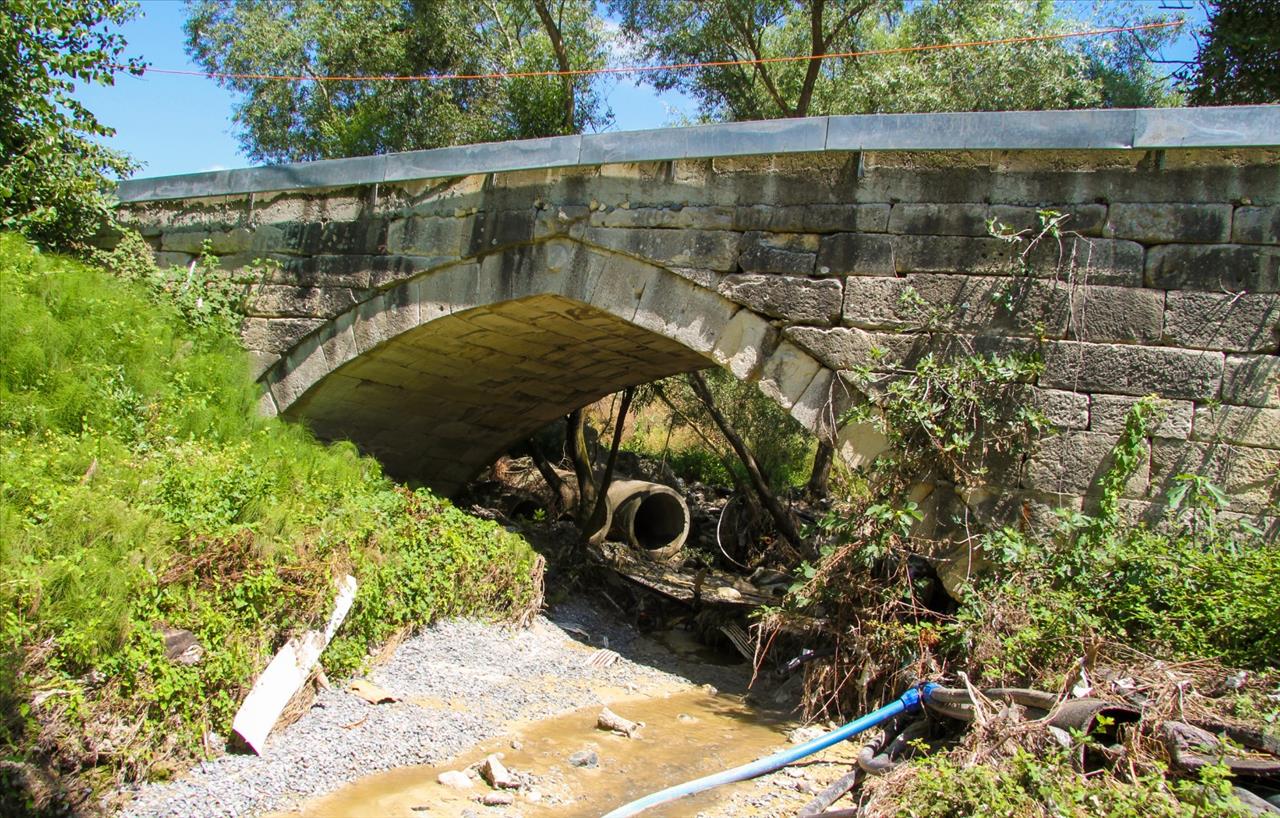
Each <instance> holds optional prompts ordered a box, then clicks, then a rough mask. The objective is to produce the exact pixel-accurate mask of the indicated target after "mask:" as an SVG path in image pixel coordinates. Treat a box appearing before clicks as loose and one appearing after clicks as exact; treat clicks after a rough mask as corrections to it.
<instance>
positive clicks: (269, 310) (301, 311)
mask: <svg viewBox="0 0 1280 818" xmlns="http://www.w3.org/2000/svg"><path fill="white" fill-rule="evenodd" d="M356 303H357V300H356V297H355V294H354V292H353V291H352V290H349V289H346V288H339V287H288V286H285V285H283V284H263V285H261V286H259V287H258V288H257V289H255V290H254V293H253V297H252V298H250V300H249V306H248V312H249V314H250V315H255V316H268V317H277V316H281V317H284V316H297V317H304V318H329V317H332V316H334V315H337V314H338V313H340V312H343V311H344V310H347V309H349V308H351V307H354V306H355V305H356Z"/></svg>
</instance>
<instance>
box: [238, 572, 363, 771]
mask: <svg viewBox="0 0 1280 818" xmlns="http://www.w3.org/2000/svg"><path fill="white" fill-rule="evenodd" d="M355 598H356V578H355V577H353V576H347V577H345V578H343V580H342V582H341V583H339V585H338V597H337V599H336V600H335V602H334V606H333V614H332V615H330V617H329V622H328V624H327V625H325V629H324V630H323V631H309V632H307V633H305V634H303V635H302V636H300V637H297V638H294V639H290V640H289V641H288V642H286V643H285V645H284V647H282V648H280V652H279V653H277V654H276V655H275V658H274V659H272V660H271V664H269V665H267V668H266V670H264V671H262V675H261V676H259V677H258V680H257V681H256V682H254V683H253V689H252V690H250V691H249V695H247V696H245V697H244V702H243V703H242V704H241V705H240V709H239V710H238V711H237V712H236V718H235V721H234V722H232V724H231V729H232V730H233V731H234V732H235V734H236V735H237V736H239V737H240V739H241V740H242V741H243V742H244V743H245V744H246V745H247V746H248V747H249V749H251V750H253V751H254V752H255V753H257V754H258V755H262V750H263V747H264V746H265V745H266V742H267V735H268V734H270V732H271V728H272V727H274V726H275V724H276V722H277V721H278V720H279V719H280V714H281V713H283V712H284V709H285V706H286V705H288V704H289V700H290V699H292V698H293V695H294V694H295V693H297V692H298V689H299V688H300V687H302V685H304V684H305V683H306V681H307V679H308V678H310V676H311V669H312V668H314V667H315V666H316V663H317V662H319V661H320V654H321V652H323V651H324V649H325V647H326V646H328V644H329V642H330V640H332V639H333V635H334V634H335V633H337V632H338V627H339V626H340V625H341V624H342V620H344V619H346V617H347V612H348V611H350V610H351V603H352V602H354V601H355Z"/></svg>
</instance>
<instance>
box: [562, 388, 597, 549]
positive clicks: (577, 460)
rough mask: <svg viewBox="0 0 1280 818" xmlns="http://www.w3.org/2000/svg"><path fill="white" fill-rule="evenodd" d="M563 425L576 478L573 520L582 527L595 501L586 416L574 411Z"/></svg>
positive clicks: (594, 482) (578, 410)
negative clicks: (576, 496) (588, 452)
mask: <svg viewBox="0 0 1280 818" xmlns="http://www.w3.org/2000/svg"><path fill="white" fill-rule="evenodd" d="M565 423H566V424H567V426H568V428H567V429H566V430H565V431H566V434H565V439H566V441H567V442H568V445H569V460H570V461H572V463H573V473H574V475H575V476H576V477H577V478H578V507H577V508H575V509H574V510H573V519H574V520H575V521H576V522H577V523H578V525H579V527H582V526H585V525H586V523H587V519H586V515H587V514H588V509H590V508H591V507H592V503H593V502H595V499H596V495H595V487H596V480H595V474H594V473H593V470H592V468H591V456H590V455H588V454H587V435H586V424H587V419H586V414H585V413H584V412H583V411H582V410H581V409H574V410H573V411H572V412H570V413H569V416H568V417H567V418H565Z"/></svg>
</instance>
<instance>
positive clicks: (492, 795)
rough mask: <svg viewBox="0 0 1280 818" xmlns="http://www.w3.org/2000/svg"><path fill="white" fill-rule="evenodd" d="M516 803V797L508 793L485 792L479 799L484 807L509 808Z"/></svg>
mask: <svg viewBox="0 0 1280 818" xmlns="http://www.w3.org/2000/svg"><path fill="white" fill-rule="evenodd" d="M515 802H516V797H515V796H514V795H512V794H511V793H509V792H487V793H485V794H484V796H483V797H482V798H481V799H480V803H481V804H484V805H485V806H486V807H509V806H511V805H512V804H514V803H515Z"/></svg>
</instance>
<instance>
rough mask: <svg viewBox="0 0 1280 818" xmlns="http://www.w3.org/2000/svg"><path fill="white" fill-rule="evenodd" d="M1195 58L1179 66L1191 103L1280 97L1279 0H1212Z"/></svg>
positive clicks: (1261, 101) (1248, 101)
mask: <svg viewBox="0 0 1280 818" xmlns="http://www.w3.org/2000/svg"><path fill="white" fill-rule="evenodd" d="M1207 10H1208V14H1209V22H1208V25H1207V26H1206V27H1205V30H1204V31H1203V32H1201V36H1200V37H1199V38H1198V42H1199V51H1198V53H1197V54H1196V59H1195V60H1194V61H1193V62H1192V63H1191V65H1190V66H1189V67H1188V68H1187V69H1186V70H1184V71H1181V72H1179V78H1178V79H1179V85H1180V86H1181V87H1182V89H1183V90H1184V91H1186V94H1187V101H1188V102H1189V103H1190V104H1192V105H1248V104H1266V103H1275V102H1280V5H1277V4H1276V3H1275V2H1273V0H1211V2H1209V3H1208V5H1207Z"/></svg>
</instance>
